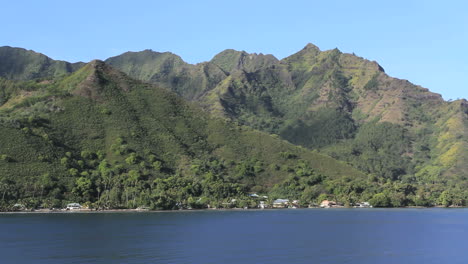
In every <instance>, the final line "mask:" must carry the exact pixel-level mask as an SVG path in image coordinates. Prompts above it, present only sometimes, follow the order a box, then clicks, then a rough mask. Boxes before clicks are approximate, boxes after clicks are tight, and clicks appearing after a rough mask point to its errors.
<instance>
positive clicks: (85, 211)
mask: <svg viewBox="0 0 468 264" xmlns="http://www.w3.org/2000/svg"><path fill="white" fill-rule="evenodd" d="M464 208H468V207H467V206H457V207H443V206H432V207H424V206H406V207H377V208H359V207H358V208H356V207H336V208H333V207H331V208H320V207H313V208H265V209H259V208H251V209H243V208H220V209H212V208H211V209H208V208H205V209H179V210H141V209H108V210H93V209H76V210H49V209H38V210H33V211H0V215H1V214H102V213H169V212H172V213H174V212H200V211H206V212H216V211H219V212H221V211H282V210H298V209H299V210H306V209H322V210H327V209H332V210H337V209H338V210H343V209H358V210H363V209H365V210H373V209H376V210H381V209H464Z"/></svg>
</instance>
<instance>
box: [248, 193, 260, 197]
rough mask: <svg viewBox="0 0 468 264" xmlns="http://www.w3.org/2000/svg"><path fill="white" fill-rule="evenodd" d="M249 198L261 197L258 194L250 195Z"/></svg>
mask: <svg viewBox="0 0 468 264" xmlns="http://www.w3.org/2000/svg"><path fill="white" fill-rule="evenodd" d="M249 196H250V197H252V198H258V197H259V196H258V194H256V193H252V194H249Z"/></svg>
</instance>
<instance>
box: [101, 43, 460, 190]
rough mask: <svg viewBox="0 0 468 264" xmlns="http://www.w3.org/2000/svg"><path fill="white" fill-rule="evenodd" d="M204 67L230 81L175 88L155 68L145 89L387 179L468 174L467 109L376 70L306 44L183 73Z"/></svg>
mask: <svg viewBox="0 0 468 264" xmlns="http://www.w3.org/2000/svg"><path fill="white" fill-rule="evenodd" d="M119 57H120V56H117V57H114V58H112V59H110V60H108V61H107V62H108V63H110V64H111V65H113V66H114V67H116V68H119V69H122V70H124V71H125V66H124V65H125V64H126V63H125V62H123V61H121V64H119V63H114V62H115V60H116V59H117V58H119ZM127 60H128V58H127ZM200 65H203V66H204V67H207V65H213V66H212V67H218V68H220V69H221V70H222V71H223V73H225V77H224V78H222V77H223V75H222V74H220V75H217V78H212V77H211V76H213V75H210V74H209V73H208V74H207V73H206V72H203V74H201V75H199V76H203V78H205V79H208V80H210V82H209V83H210V85H205V84H204V83H201V82H198V83H195V82H193V81H192V80H194V79H195V78H196V77H195V76H193V77H191V79H185V81H183V82H177V84H174V82H168V81H166V80H164V79H161V78H158V70H156V69H155V72H153V73H152V78H140V80H143V81H146V82H153V83H158V84H161V85H162V86H164V87H165V88H167V89H170V90H173V91H176V92H177V93H179V94H180V95H182V96H184V97H185V98H187V99H189V100H193V101H196V102H197V103H199V104H200V105H202V106H203V107H204V108H205V109H208V110H209V111H210V112H212V113H213V114H215V115H217V116H221V117H225V118H228V119H230V120H235V121H236V122H239V123H240V124H243V125H247V126H250V127H253V128H256V129H259V130H262V131H266V132H268V133H273V134H278V135H280V136H281V137H282V138H284V139H286V140H288V141H290V142H292V143H294V144H298V145H302V146H305V147H307V148H311V149H319V150H320V151H322V152H325V153H327V154H329V155H331V156H333V157H335V158H338V159H341V160H344V161H347V162H349V163H350V164H352V165H353V166H355V167H356V168H358V169H360V170H362V171H363V172H365V173H369V174H371V175H374V176H375V177H377V178H379V179H383V180H386V179H389V180H391V181H405V182H408V183H428V182H431V184H432V183H433V184H438V185H440V186H443V185H449V186H452V187H454V188H455V187H457V186H459V185H460V183H462V182H463V183H464V179H465V177H466V175H468V169H467V166H466V165H465V164H467V163H466V162H465V159H466V157H467V156H468V155H467V154H468V153H467V152H468V148H467V147H466V141H467V138H468V134H467V119H468V118H467V114H466V110H465V109H466V101H465V100H458V101H455V102H446V101H444V100H443V99H442V98H441V96H440V95H438V94H434V93H431V92H430V91H428V90H427V89H425V88H422V87H420V86H417V85H413V84H411V83H410V82H408V81H406V80H399V79H396V78H392V77H390V76H388V75H386V74H385V72H384V70H383V68H382V67H381V66H379V65H378V64H377V63H376V62H372V61H368V60H365V59H363V58H360V57H357V56H355V55H352V54H346V53H342V52H340V51H339V50H337V49H334V50H328V51H320V50H319V49H318V48H317V47H316V46H314V45H312V44H308V45H307V46H306V47H305V48H304V49H302V50H301V51H299V52H298V53H296V54H293V55H291V56H289V57H287V58H285V59H283V60H280V61H279V60H276V59H275V58H274V57H272V56H264V55H257V54H247V53H245V52H241V51H234V50H226V51H224V52H222V53H220V54H218V55H216V56H215V57H214V58H213V60H211V61H210V62H205V63H203V64H197V65H190V64H187V63H184V66H183V68H184V69H196V68H197V67H200ZM133 67H136V68H139V67H140V66H139V65H136V64H135V65H133ZM126 72H127V73H128V74H130V75H131V76H134V75H132V73H131V72H128V71H126ZM170 72H171V73H170V74H171V76H172V78H173V80H174V79H178V78H179V77H180V76H181V75H180V74H179V73H178V72H180V68H177V67H175V68H174V69H172V70H171V71H170ZM193 72H196V71H193ZM134 77H137V78H138V76H134ZM200 78H202V77H200ZM220 79H222V80H220ZM181 83H182V84H181ZM192 87H196V88H192ZM191 93H195V94H196V95H195V96H193V95H192V94H191ZM187 94H191V95H190V96H187ZM429 178H431V179H432V180H429Z"/></svg>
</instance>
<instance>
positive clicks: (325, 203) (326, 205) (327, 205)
mask: <svg viewBox="0 0 468 264" xmlns="http://www.w3.org/2000/svg"><path fill="white" fill-rule="evenodd" d="M335 205H336V202H335V201H329V200H323V201H322V202H321V203H320V207H322V208H330V207H333V206H335Z"/></svg>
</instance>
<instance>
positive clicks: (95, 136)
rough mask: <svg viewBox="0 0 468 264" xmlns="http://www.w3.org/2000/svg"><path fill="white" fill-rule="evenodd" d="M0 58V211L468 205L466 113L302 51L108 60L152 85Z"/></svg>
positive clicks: (404, 85) (341, 61)
mask: <svg viewBox="0 0 468 264" xmlns="http://www.w3.org/2000/svg"><path fill="white" fill-rule="evenodd" d="M0 51H1V52H0V53H1V55H2V56H3V57H5V58H8V60H7V59H5V60H0V65H1V66H0V69H3V70H1V71H0V76H2V77H3V78H0V134H1V135H2V137H1V138H0V196H1V197H0V198H1V200H0V201H1V202H0V204H1V205H0V207H1V208H2V209H3V210H8V209H11V207H12V205H13V204H15V203H21V204H25V205H26V206H27V207H38V206H43V207H63V206H64V204H66V203H68V202H80V203H86V204H88V205H90V206H93V207H101V208H136V207H140V206H147V207H150V208H153V209H177V208H205V207H207V206H208V205H209V206H211V207H246V206H247V207H252V206H255V205H256V203H257V202H258V201H256V200H255V199H254V198H251V197H249V196H248V194H249V193H253V192H256V193H259V194H264V195H267V196H268V197H269V198H268V199H269V200H268V202H271V200H272V199H275V198H288V199H299V200H300V202H301V203H302V204H304V205H307V204H314V203H319V202H320V201H321V200H323V199H333V200H336V201H338V202H342V203H344V204H353V203H355V202H362V201H370V202H371V203H372V204H373V205H375V206H409V205H419V206H432V205H443V206H449V205H466V203H467V201H468V192H467V191H465V190H466V187H467V186H466V183H467V181H466V176H467V172H468V160H467V157H468V155H466V154H467V153H466V152H467V151H468V139H467V135H466V131H467V130H466V127H467V125H468V118H467V115H468V104H467V103H466V101H465V100H459V101H455V102H444V101H443V100H442V99H441V98H440V97H439V96H437V95H435V94H432V93H430V92H428V91H427V90H425V89H424V88H421V87H417V86H414V85H412V84H410V83H408V82H406V81H402V80H397V79H393V78H390V77H388V76H386V75H385V73H384V72H383V69H382V68H381V67H380V66H378V65H377V64H376V63H375V62H369V61H366V60H363V59H361V58H358V57H355V56H353V55H350V54H343V53H341V52H340V51H338V50H336V49H335V50H331V51H325V52H321V51H320V50H318V48H316V47H315V46H313V45H308V46H306V47H305V48H304V49H303V50H301V51H300V52H298V53H297V54H294V55H292V56H290V57H288V58H286V59H283V60H281V61H279V60H277V59H275V58H274V57H273V56H271V55H262V54H260V55H257V54H247V53H245V52H237V51H234V50H227V51H225V52H222V53H220V54H218V55H217V56H215V58H214V59H213V60H212V61H210V62H205V63H201V64H197V65H190V64H187V63H185V62H184V61H182V59H180V58H179V57H178V56H176V55H174V54H171V53H157V52H153V51H149V50H147V51H143V52H137V53H132V52H129V53H125V54H123V55H121V56H117V57H114V58H110V59H109V60H107V61H106V62H107V63H109V64H110V65H112V66H114V67H116V68H118V69H120V70H122V71H124V72H125V73H127V74H129V75H130V76H132V77H134V78H136V79H139V80H142V81H145V82H150V83H154V84H156V86H154V85H149V84H145V83H142V82H140V81H136V80H133V79H131V78H129V77H128V76H126V75H125V74H123V73H121V72H118V71H116V70H113V69H112V68H110V67H109V66H106V65H105V64H103V63H102V62H92V63H90V64H88V65H87V66H85V67H82V64H73V65H72V64H68V63H65V62H57V61H53V60H51V59H50V58H47V57H45V56H44V55H41V54H37V53H33V52H30V51H25V50H22V49H13V48H9V47H6V48H1V49H0ZM3 57H2V58H3ZM17 57H18V59H15V58H17ZM62 66H63V67H62ZM71 72H74V73H73V74H69V73H71ZM13 80H25V81H13ZM159 87H162V88H164V89H160V88H159ZM167 90H172V91H174V92H176V93H178V94H179V95H182V96H183V97H185V98H186V99H188V100H191V101H194V103H193V104H192V103H187V102H185V101H184V100H183V99H181V98H179V97H177V96H176V95H174V94H172V93H171V92H169V91H167ZM196 104H198V105H201V106H202V107H203V108H205V111H203V110H201V109H199V108H198V106H196ZM213 116H215V117H213ZM255 129H257V130H255ZM258 130H260V131H264V132H259V131H258ZM280 138H283V139H285V140H287V141H289V142H291V143H294V144H297V145H301V146H303V147H296V146H294V145H292V144H290V143H288V142H287V141H284V140H282V139H280ZM309 149H313V151H310V150H309ZM322 154H326V155H322ZM329 156H331V157H332V158H330V157H329ZM333 158H335V159H339V160H341V162H339V161H337V160H335V159H333ZM350 165H351V166H352V167H351V166H350ZM353 167H354V168H353Z"/></svg>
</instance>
